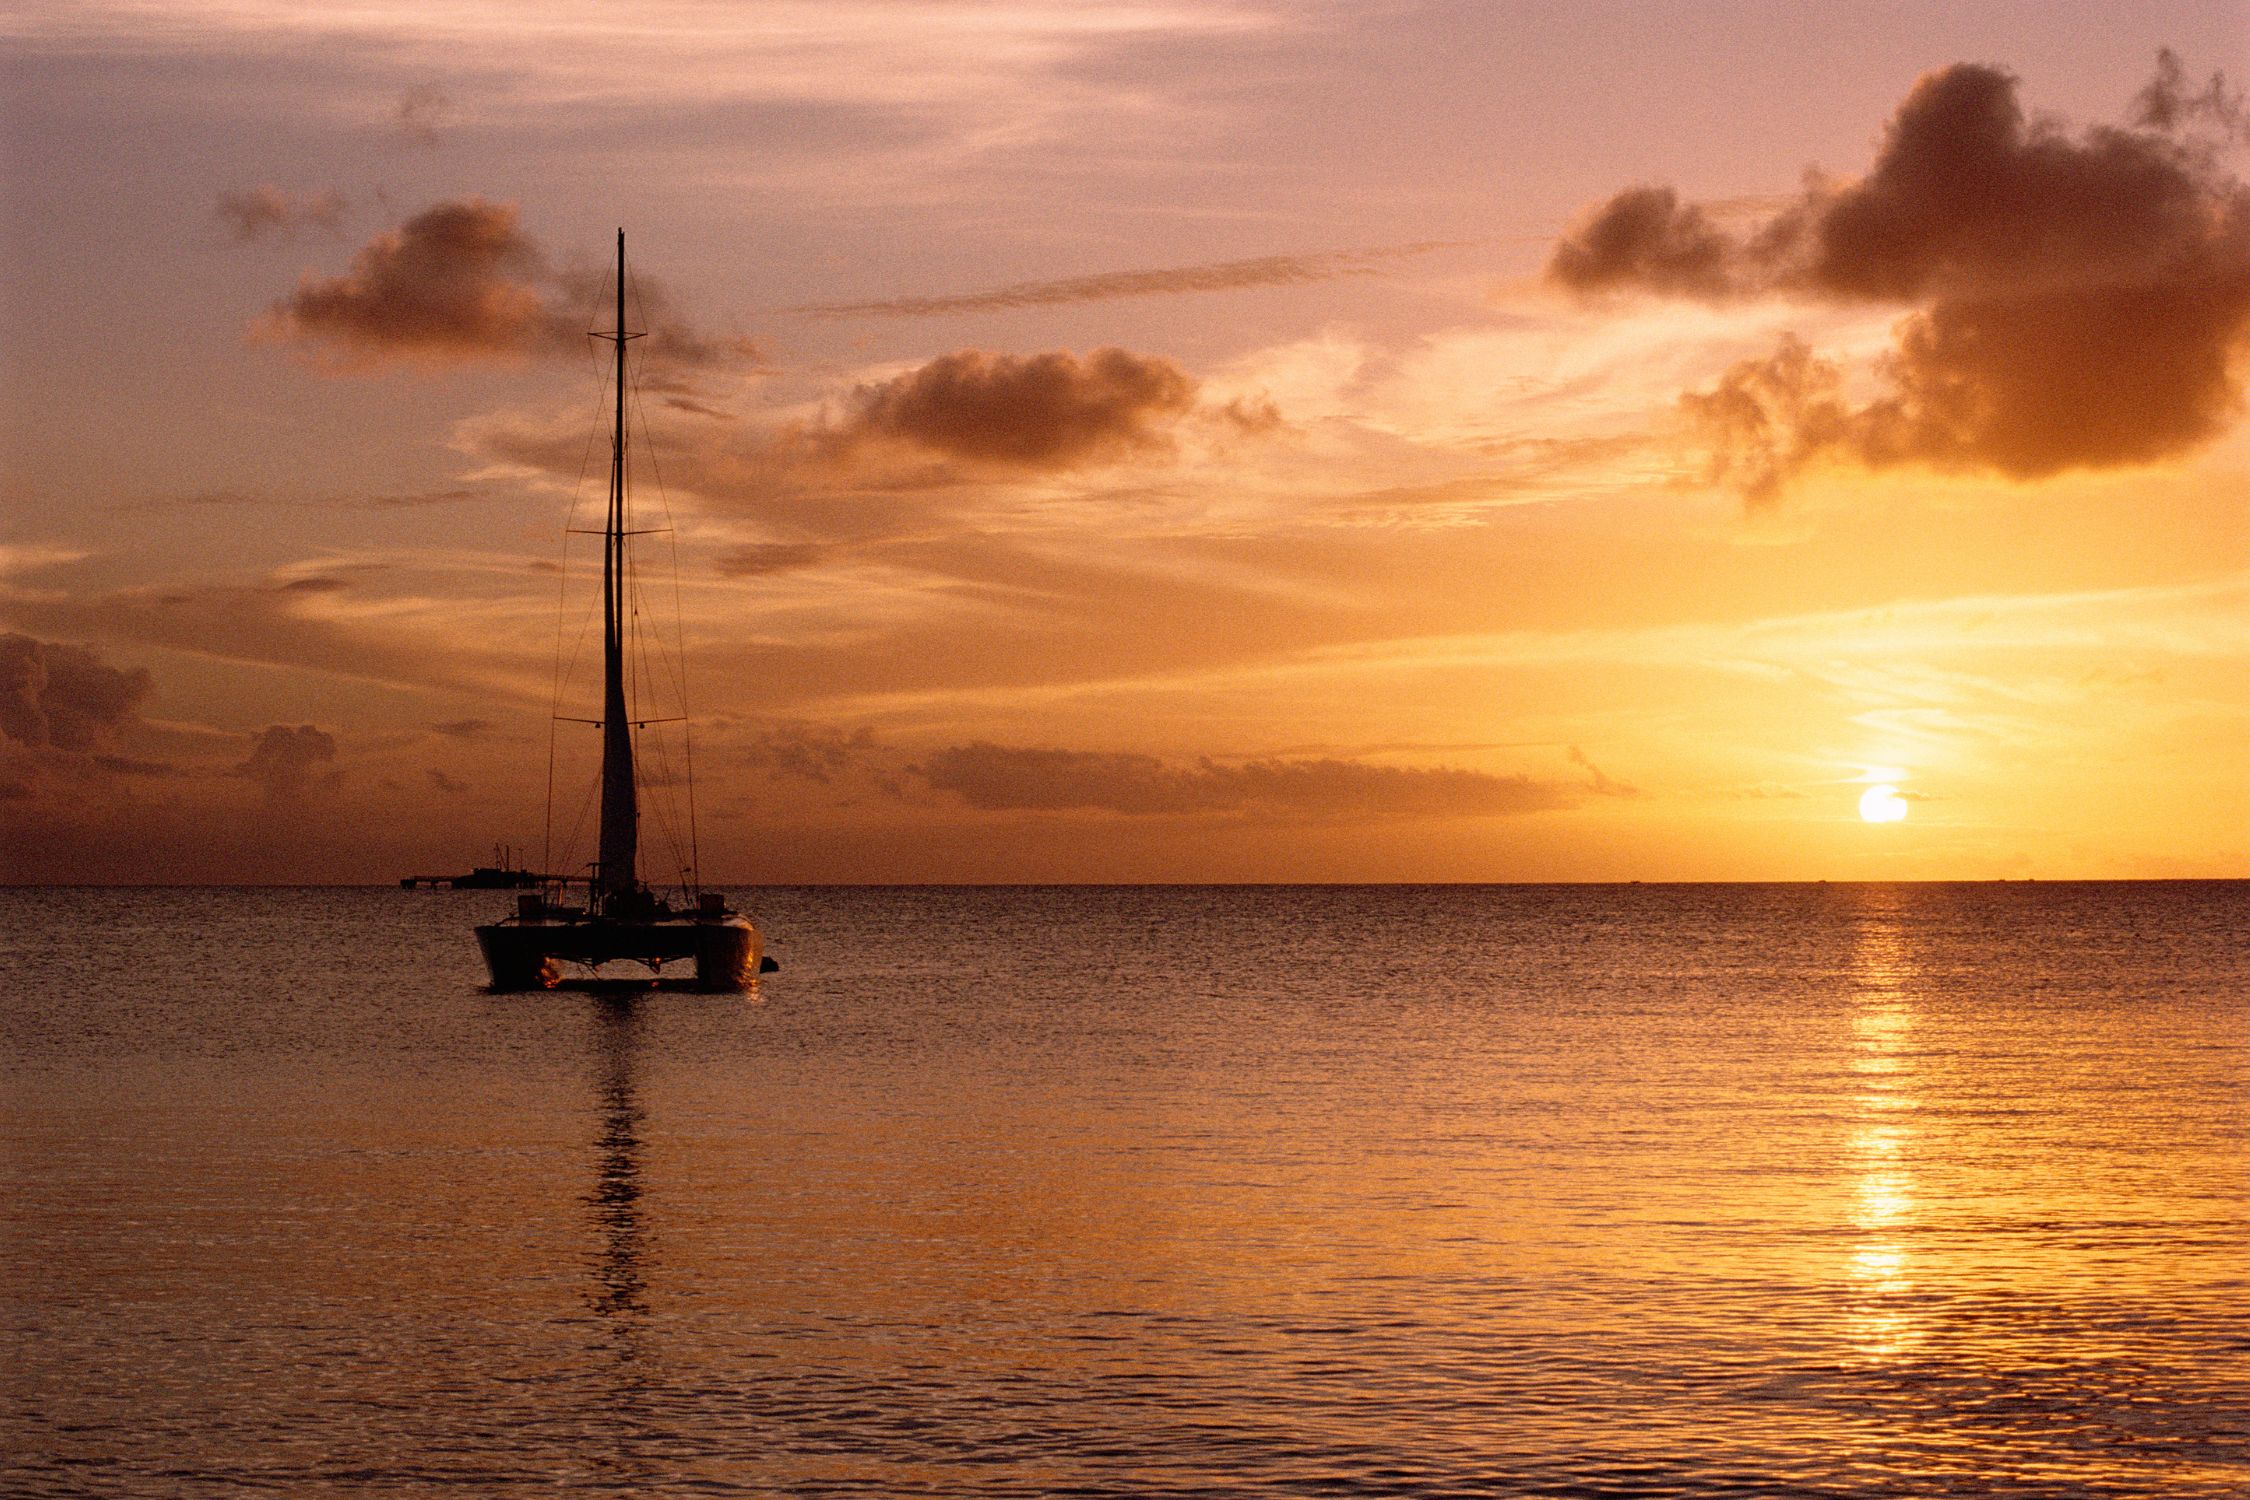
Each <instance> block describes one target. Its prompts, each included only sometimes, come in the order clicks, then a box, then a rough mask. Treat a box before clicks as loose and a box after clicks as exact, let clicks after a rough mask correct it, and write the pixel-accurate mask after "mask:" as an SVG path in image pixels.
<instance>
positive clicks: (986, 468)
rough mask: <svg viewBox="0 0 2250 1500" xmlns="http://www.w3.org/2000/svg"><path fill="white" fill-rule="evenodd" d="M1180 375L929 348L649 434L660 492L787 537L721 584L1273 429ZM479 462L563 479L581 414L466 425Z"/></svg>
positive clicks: (572, 464)
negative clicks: (754, 413)
mask: <svg viewBox="0 0 2250 1500" xmlns="http://www.w3.org/2000/svg"><path fill="white" fill-rule="evenodd" d="M1198 391H1199V386H1198V383H1197V381H1196V380H1195V378H1194V377H1193V376H1191V375H1189V374H1188V373H1187V372H1186V371H1184V370H1182V369H1181V368H1180V367H1179V366H1178V365H1176V364H1174V363H1172V362H1171V361H1170V360H1167V359H1163V358H1161V357H1158V356H1155V355H1144V354H1135V353H1132V352H1130V351H1127V350H1124V349H1098V350H1095V351H1094V352H1092V353H1090V354H1087V355H1085V356H1083V357H1081V356H1079V355H1076V354H1073V353H1070V352H1067V351H1055V352H1049V353H1043V354H1027V355H1017V354H995V353H987V352H985V351H983V350H978V349H964V350H957V351H955V352H953V353H950V354H943V355H940V356H938V357H937V358H935V359H932V360H929V361H928V362H926V363H924V364H922V365H919V366H917V367H915V368H913V369H910V370H907V371H905V372H904V373H901V374H898V375H895V376H892V377H890V378H887V379H883V380H875V381H869V382H866V383H863V384H861V385H859V386H857V387H856V388H854V389H852V390H850V391H848V392H845V393H843V394H841V395H839V396H838V397H836V398H835V399H833V400H832V401H831V402H830V403H828V405H827V407H826V409H825V410H824V411H823V412H822V413H821V414H820V415H818V416H816V417H814V418H811V419H809V420H803V421H797V422H792V423H786V424H780V425H774V426H763V427H761V426H757V425H754V424H751V423H728V424H724V425H722V424H717V423H711V422H704V421H694V422H687V421H669V422H666V421H665V419H664V418H662V416H661V415H660V414H658V413H651V416H652V419H654V420H656V421H658V422H661V423H663V424H664V425H661V426H659V427H658V428H657V430H656V443H657V445H658V446H659V447H661V448H662V450H663V453H664V482H665V484H666V486H667V487H668V488H670V489H672V490H674V491H685V492H688V493H692V494H695V495H697V496H700V497H703V498H705V499H708V500H714V501H718V502H721V503H731V504H737V505H741V506H743V507H745V508H747V509H750V510H752V511H754V512H755V513H756V514H757V515H758V516H759V518H760V519H761V520H762V521H764V522H765V523H767V524H768V525H770V526H772V527H773V528H774V529H775V530H778V531H782V532H784V533H786V534H790V535H792V536H793V537H795V538H796V540H792V541H788V542H769V543H757V544H751V545H749V546H745V547H743V548H742V549H740V550H739V551H738V552H736V553H735V554H734V555H733V556H732V557H730V558H729V559H728V560H727V561H726V562H724V563H722V564H721V568H722V571H725V572H729V573H732V574H734V575H736V576H755V575H758V574H761V573H773V572H779V571H782V570H784V569H787V568H794V567H802V566H806V565H808V564H809V563H811V562H812V561H814V560H816V559H817V558H818V557H819V556H821V555H823V554H822V553H821V552H820V551H819V550H817V549H820V548H824V547H827V546H831V545H833V544H835V543H837V542H840V541H854V542H857V541H865V540H868V539H870V538H872V537H879V536H895V535H897V534H898V533H899V532H900V531H901V530H902V529H905V530H911V529H914V528H915V527H916V526H917V525H922V524H927V523H928V522H929V520H930V519H931V510H932V508H933V507H942V506H943V505H945V504H948V503H954V502H959V503H962V504H974V503H976V502H977V499H978V497H982V496H985V495H987V494H989V493H990V492H991V491H992V489H993V488H994V487H995V486H996V485H999V484H1002V483H1006V482H1010V481H1016V480H1021V479H1025V478H1032V477H1039V476H1045V475H1052V474H1060V473H1066V472H1071V471H1076V470H1083V469H1088V468H1094V467H1098V466H1101V465H1105V464H1112V463H1120V462H1125V461H1128V460H1133V459H1162V458H1163V457H1165V456H1166V455H1168V454H1169V453H1171V452H1172V451H1173V450H1174V441H1175V438H1176V436H1177V435H1178V432H1179V430H1180V428H1181V427H1182V425H1183V424H1185V423H1187V422H1188V421H1190V420H1191V419H1192V420H1194V421H1197V422H1205V423H1209V424H1211V426H1212V427H1214V428H1215V429H1218V430H1221V431H1223V432H1224V433H1226V434H1229V435H1234V436H1244V437H1255V436H1257V435H1259V434H1261V433H1263V432H1265V431H1268V430H1270V429H1271V428H1272V427H1273V426H1275V425H1276V424H1278V423H1279V422H1280V420H1281V419H1280V417H1279V415H1278V414H1277V413H1276V412H1274V410H1273V409H1272V407H1271V405H1270V404H1269V403H1264V402H1255V401H1230V402H1227V403H1224V404H1221V405H1210V406H1203V407H1198V405H1197V395H1198ZM464 435H465V437H466V439H467V442H468V443H469V445H470V446H471V447H472V448H473V450H474V451H476V452H477V453H479V454H480V455H482V456H484V457H487V458H489V459H491V460H493V461H496V462H499V463H503V464H511V465H521V466H523V467H526V468H530V469H534V470H537V471H539V472H542V473H547V474H553V475H557V476H563V477H574V476H576V475H577V473H578V472H579V466H580V464H581V462H582V459H583V455H584V453H585V447H586V437H585V431H584V427H583V425H582V419H576V420H573V421H571V422H568V423H564V422H560V421H538V420H530V419H525V418H520V417H508V416H498V417H494V418H488V419H485V420H482V421H478V422H474V423H471V424H469V425H468V427H467V428H466V430H465V434H464Z"/></svg>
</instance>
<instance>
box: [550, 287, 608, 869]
mask: <svg viewBox="0 0 2250 1500" xmlns="http://www.w3.org/2000/svg"><path fill="white" fill-rule="evenodd" d="M600 305H601V304H600V303H599V302H598V301H597V302H596V303H595V306H597V307H599V306H600ZM586 331H587V332H588V333H591V332H593V329H592V327H591V326H589V327H588V328H587V330H586ZM593 352H594V349H593V345H591V344H588V345H587V346H586V355H587V359H588V361H589V362H591V363H595V364H596V365H597V366H598V363H599V362H598V361H595V360H594V359H593ZM594 390H595V402H596V405H595V410H596V411H597V413H598V412H599V410H600V395H601V377H600V376H599V374H597V375H596V376H595V379H594ZM599 421H600V419H599V417H598V416H597V418H596V420H595V421H594V422H590V423H588V424H587V427H586V446H585V447H584V448H583V449H582V450H581V451H580V452H579V455H578V479H577V482H576V483H575V484H573V485H572V486H571V490H570V510H569V512H568V513H567V514H565V515H564V516H563V545H562V553H563V555H562V566H561V572H560V574H559V576H557V578H556V579H555V651H554V671H553V673H552V680H551V682H550V684H549V687H548V692H547V800H546V805H545V807H544V808H543V810H542V812H541V814H540V825H539V870H540V873H541V874H542V875H545V874H551V873H553V871H554V868H555V864H554V860H555V750H556V734H557V730H556V727H555V711H556V710H557V709H559V708H561V707H562V685H563V623H564V621H565V620H567V619H568V618H569V614H570V536H571V531H572V526H571V523H572V522H573V521H576V520H577V519H578V507H579V505H580V503H582V502H583V501H584V499H585V497H586V470H587V468H588V467H589V466H590V465H591V464H592V463H593V461H594V431H595V428H596V427H597V426H598V425H599ZM580 644H581V645H583V644H584V638H583V636H581V638H580ZM571 655H572V657H573V658H575V657H576V656H577V652H576V651H575V650H573V651H572V653H571Z"/></svg>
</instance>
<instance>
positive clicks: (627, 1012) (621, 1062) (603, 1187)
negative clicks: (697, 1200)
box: [585, 994, 648, 1357]
mask: <svg viewBox="0 0 2250 1500" xmlns="http://www.w3.org/2000/svg"><path fill="white" fill-rule="evenodd" d="M593 1004H594V1025H595V1033H594V1035H595V1043H596V1046H597V1048H598V1056H599V1075H598V1076H599V1078H600V1080H601V1134H600V1136H599V1137H598V1138H597V1139H596V1142H595V1150H596V1155H595V1177H594V1188H593V1191H592V1192H590V1193H588V1194H587V1195H586V1200H585V1201H586V1205H587V1207H588V1208H589V1209H590V1210H591V1211H592V1215H593V1221H594V1226H595V1228H596V1229H597V1230H598V1231H599V1233H600V1237H601V1245H600V1253H599V1255H598V1256H597V1258H596V1260H595V1263H594V1283H595V1291H594V1294H593V1303H594V1311H595V1312H597V1313H599V1314H601V1316H602V1317H603V1318H604V1319H606V1320H608V1321H609V1323H610V1324H611V1326H612V1327H614V1328H615V1329H616V1331H617V1333H618V1336H619V1348H620V1353H621V1354H623V1355H625V1356H627V1357H635V1356H637V1354H638V1350H637V1348H634V1347H631V1346H632V1345H634V1344H637V1342H638V1339H639V1337H640V1334H641V1332H642V1325H643V1324H645V1323H646V1321H647V1319H648V1278H647V1274H646V1268H645V1266H644V1260H645V1258H646V1255H647V1229H646V1228H645V1226H644V1225H643V1224H642V1222H641V1118H642V1115H641V1103H640V1093H639V1088H638V1081H637V1079H636V1077H635V1064H636V1063H637V1061H638V1052H639V1044H640V1028H641V1016H640V1009H639V1002H638V1001H637V1000H636V999H635V998H634V997H633V996H632V995H630V994H609V995H599V996H597V997H595V999H594V1001H593Z"/></svg>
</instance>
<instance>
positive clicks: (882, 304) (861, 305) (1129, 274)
mask: <svg viewBox="0 0 2250 1500" xmlns="http://www.w3.org/2000/svg"><path fill="white" fill-rule="evenodd" d="M1460 243H1461V242H1459V241H1452V240H1426V241H1421V242H1419V243H1416V244H1411V245H1386V246H1383V247H1381V248H1378V249H1374V250H1354V251H1345V252H1341V253H1337V254H1331V255H1261V256H1257V257H1255V258H1253V259H1249V260H1226V261H1217V262H1214V263H1212V264H1209V265H1200V266H1170V267H1165V268H1161V269H1156V270H1147V271H1108V272H1104V273H1102V274H1101V275H1098V276H1071V277H1066V278H1063V279H1061V280H1058V281H1020V282H1016V283H1013V284H1012V285H1009V286H1003V287H993V288H990V289H988V290H985V291H981V292H961V293H957V294H955V295H953V296H949V297H886V298H881V299H878V300H876V301H872V302H825V303H818V304H815V305H813V306H810V307H793V308H790V309H789V311H791V312H795V313H806V314H810V315H812V316H814V317H822V318H856V317H894V318H898V317H903V318H926V317H933V316H938V315H941V314H945V313H964V312H995V311H1003V310H1007V309H1011V308H1022V307H1054V306H1058V305H1063V304H1067V303H1074V302H1108V301H1112V300H1115V299H1116V298H1120V297H1155V296H1164V295H1167V294H1170V293H1175V292H1229V291H1241V290H1245V289H1248V288H1252V287H1269V286H1302V285H1304V284H1306V283H1308V282H1316V281H1333V280H1335V279H1337V278H1338V277H1341V276H1372V275H1374V274H1375V273H1376V271H1377V270H1378V269H1379V268H1380V266H1381V263H1382V262H1384V261H1387V260H1397V259H1400V258H1403V257H1406V256H1414V255H1427V254H1429V253H1430V252H1432V251H1435V250H1450V249H1457V248H1459V246H1460Z"/></svg>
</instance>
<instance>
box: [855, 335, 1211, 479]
mask: <svg viewBox="0 0 2250 1500" xmlns="http://www.w3.org/2000/svg"><path fill="white" fill-rule="evenodd" d="M1195 392H1196V383H1195V381H1194V380H1193V379H1191V378H1190V377H1189V376H1188V374H1187V372H1186V371H1184V370H1182V369H1181V368H1180V367H1179V366H1178V365H1175V364H1173V363H1172V362H1171V361H1170V360H1167V359H1161V358H1158V357H1156V356H1154V355H1146V354H1134V353H1131V352H1129V351H1127V350H1124V349H1116V348H1110V349H1097V350H1095V351H1094V352H1093V353H1091V354H1089V355H1087V356H1086V357H1085V358H1084V359H1080V358H1078V357H1077V356H1076V355H1074V354H1071V353H1068V352H1055V353H1049V354H1029V355H1019V354H987V353H985V352H984V351H982V350H979V349H963V350H959V351H957V352H955V353H952V354H944V355H940V356H939V357H938V358H936V359H933V360H931V361H930V362H929V363H928V364H926V365H923V366H922V367H921V368H919V369H917V370H913V371H911V372H909V373H907V374H905V375H901V376H899V377H897V378H896V379H894V380H887V381H884V382H882V383H881V384H878V385H870V386H862V387H861V388H860V389H859V391H858V392H857V393H856V395H855V396H854V398H853V402H852V410H851V414H850V416H849V418H848V420H847V421H846V423H845V424H844V425H843V426H842V427H841V428H840V429H838V432H837V436H838V437H840V438H842V439H843V440H844V441H846V442H857V441H862V440H865V439H868V438H886V439H894V440H898V441H902V442H907V443H912V444H915V445H917V446H919V447H922V448H925V449H928V450H930V451H932V452H935V453H939V454H943V455H945V456H947V457H950V458H957V459H965V460H968V461H970V462H972V463H980V464H990V465H994V466H997V467H1002V468H1021V469H1064V468H1071V467H1075V466H1077V465H1079V464H1082V463H1086V462H1090V461H1094V460H1100V459H1106V458H1115V457H1121V456H1124V455H1126V454H1129V453H1132V452H1133V451H1135V450H1139V449H1149V448H1157V447H1161V446H1163V445H1164V442H1165V436H1164V429H1165V427H1166V425H1167V424H1168V423H1170V422H1172V421H1174V420H1176V419H1177V418H1179V417H1180V416H1182V415H1184V414H1185V413H1186V412H1187V410H1188V409H1189V408H1190V407H1192V406H1193V405H1194V404H1195Z"/></svg>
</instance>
